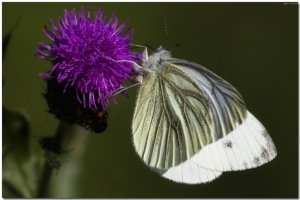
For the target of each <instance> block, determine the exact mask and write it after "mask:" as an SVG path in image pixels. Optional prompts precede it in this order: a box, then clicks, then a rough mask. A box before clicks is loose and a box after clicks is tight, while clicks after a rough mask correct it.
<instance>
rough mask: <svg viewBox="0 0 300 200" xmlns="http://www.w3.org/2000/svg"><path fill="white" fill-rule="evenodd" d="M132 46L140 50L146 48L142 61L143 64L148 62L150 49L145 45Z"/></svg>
mask: <svg viewBox="0 0 300 200" xmlns="http://www.w3.org/2000/svg"><path fill="white" fill-rule="evenodd" d="M130 45H131V46H134V47H140V48H144V51H143V54H142V56H143V59H142V61H143V62H147V61H148V57H149V56H148V47H147V46H144V45H137V44H130Z"/></svg>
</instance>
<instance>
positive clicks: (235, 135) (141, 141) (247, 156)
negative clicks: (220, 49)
mask: <svg viewBox="0 0 300 200" xmlns="http://www.w3.org/2000/svg"><path fill="white" fill-rule="evenodd" d="M159 68H160V70H158V71H157V73H154V74H150V75H149V76H146V77H145V79H144V82H143V84H142V86H141V88H140V90H139V94H138V98H137V103H136V108H135V112H134V118H133V124H132V132H133V141H134V146H135V149H136V151H137V153H138V154H139V155H140V157H141V158H142V160H143V161H144V162H145V163H146V164H147V165H149V166H150V167H152V168H156V169H157V171H160V172H161V175H162V176H164V177H165V178H168V179H171V180H173V181H177V182H183V183H189V184H195V183H204V182H208V181H211V180H213V179H215V178H217V177H218V176H220V175H221V173H222V172H223V171H230V170H242V169H246V168H251V167H256V166H259V165H261V164H263V163H265V162H268V161H270V160H272V159H273V158H274V157H275V156H276V149H275V146H274V144H273V142H272V140H271V138H270V137H269V135H268V134H267V132H266V130H265V128H264V127H263V126H262V125H261V124H260V123H259V121H257V120H256V119H255V118H254V117H253V116H252V115H251V114H250V113H249V112H247V110H246V107H245V103H244V101H243V99H242V97H241V95H240V94H239V93H238V91H237V90H236V89H234V87H232V86H231V85H230V84H229V83H227V82H226V81H224V80H223V79H221V78H220V77H218V76H216V75H215V74H213V73H212V72H210V71H208V70H207V69H205V68H203V67H202V66H200V65H197V64H195V63H191V62H188V61H184V60H179V59H171V60H169V61H164V62H163V63H162V65H161V66H159Z"/></svg>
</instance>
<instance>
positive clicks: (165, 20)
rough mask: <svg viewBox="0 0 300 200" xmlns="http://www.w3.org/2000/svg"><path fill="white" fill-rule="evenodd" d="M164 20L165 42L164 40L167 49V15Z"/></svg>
mask: <svg viewBox="0 0 300 200" xmlns="http://www.w3.org/2000/svg"><path fill="white" fill-rule="evenodd" d="M164 22H165V42H166V49H168V42H169V33H168V24H167V17H165V18H164Z"/></svg>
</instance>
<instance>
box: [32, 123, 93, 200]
mask: <svg viewBox="0 0 300 200" xmlns="http://www.w3.org/2000/svg"><path fill="white" fill-rule="evenodd" d="M86 132H88V131H87V130H85V129H83V128H82V127H79V126H76V125H70V124H68V123H66V122H63V121H61V122H60V123H59V125H58V127H57V130H56V133H55V135H54V138H55V139H56V140H57V141H58V142H59V144H61V147H62V149H64V150H67V149H70V147H71V148H75V147H76V150H74V151H72V152H75V153H78V151H79V152H81V151H82V146H83V144H80V143H84V141H85V140H84V138H85V137H86V135H87V134H86ZM52 174H53V167H51V166H50V165H49V163H48V162H45V164H44V168H43V171H42V175H41V178H40V181H39V185H38V189H37V198H45V197H48V196H47V195H48V190H49V186H50V181H51V176H52Z"/></svg>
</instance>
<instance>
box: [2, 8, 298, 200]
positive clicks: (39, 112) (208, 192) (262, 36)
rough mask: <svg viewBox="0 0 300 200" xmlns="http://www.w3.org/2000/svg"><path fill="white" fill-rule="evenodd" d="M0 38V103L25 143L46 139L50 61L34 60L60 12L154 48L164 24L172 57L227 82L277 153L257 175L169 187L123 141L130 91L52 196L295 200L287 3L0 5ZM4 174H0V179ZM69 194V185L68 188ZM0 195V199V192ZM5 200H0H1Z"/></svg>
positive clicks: (294, 11)
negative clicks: (19, 119) (116, 28)
mask: <svg viewBox="0 0 300 200" xmlns="http://www.w3.org/2000/svg"><path fill="white" fill-rule="evenodd" d="M2 5H3V7H2V9H3V13H2V16H3V33H2V34H3V36H4V35H5V34H7V33H8V32H9V31H10V30H11V28H12V27H13V25H14V24H15V22H16V21H17V20H18V18H20V21H19V23H18V25H17V26H16V27H15V28H14V30H13V34H12V38H11V42H10V44H9V46H8V50H7V55H6V57H5V60H4V62H3V78H4V80H5V85H4V89H3V104H4V106H6V107H7V108H8V109H12V110H15V111H21V112H23V113H25V114H26V116H28V118H29V122H30V129H31V136H30V137H31V138H32V140H33V144H36V143H37V140H38V139H39V138H40V137H42V136H51V135H53V134H54V132H55V130H56V126H57V124H58V121H57V120H56V119H55V118H54V117H53V116H52V115H49V114H48V113H47V112H46V110H47V105H46V102H45V100H44V98H43V97H42V93H43V92H44V90H45V84H44V83H43V81H42V80H41V79H40V77H39V76H38V73H40V72H42V71H45V70H47V69H49V67H50V63H49V62H47V61H43V60H40V59H38V58H36V57H34V51H35V49H36V47H37V42H39V41H47V40H46V37H45V36H44V35H43V34H42V32H41V29H42V28H43V26H44V25H49V24H50V23H49V19H50V18H53V19H55V20H56V19H57V18H58V16H62V14H63V10H64V9H71V8H76V9H79V8H80V7H81V5H85V6H87V5H91V8H92V11H94V10H95V9H96V8H97V7H98V6H103V7H104V8H105V14H106V15H111V13H112V12H116V14H117V15H118V17H119V19H120V21H124V20H125V19H129V27H132V28H133V29H134V41H133V43H136V44H148V45H151V46H154V47H158V46H159V45H161V44H162V43H163V42H164V40H165V39H164V38H165V25H164V17H167V24H168V33H169V48H173V47H174V46H175V44H176V43H180V47H178V48H176V49H174V50H173V56H174V57H178V58H183V59H186V60H191V61H194V62H197V63H199V64H202V65H204V66H206V67H207V68H209V69H210V70H212V71H213V72H215V73H217V74H218V75H220V76H221V77H223V78H224V79H226V80H227V81H229V82H230V83H232V84H233V85H234V86H235V87H236V88H237V89H238V90H239V91H240V92H241V94H242V95H243V97H244V99H245V100H246V104H247V106H248V109H249V110H250V111H251V112H252V113H253V114H254V115H255V116H256V117H257V118H258V119H260V120H261V122H262V123H263V124H264V125H265V126H266V128H267V129H268V131H269V132H270V135H271V136H272V138H273V140H274V142H275V145H276V147H277V149H278V156H277V158H276V159H274V160H273V161H272V162H270V163H268V164H266V165H264V166H262V167H259V168H257V169H252V170H247V171H240V172H230V173H224V174H223V175H222V176H221V177H220V178H219V179H216V180H215V181H213V182H211V183H208V184H202V185H183V184H177V183H174V182H170V181H168V180H166V179H164V178H161V177H159V176H158V175H157V174H155V173H154V172H152V171H150V170H149V169H148V168H147V167H146V166H145V165H144V164H143V163H142V161H141V160H140V159H139V157H138V155H137V154H136V153H135V150H134V148H133V145H132V141H131V129H130V127H131V119H132V115H133V109H134V104H135V98H136V91H137V88H134V89H129V90H128V93H129V98H126V97H119V98H118V105H115V104H113V103H110V106H109V125H108V128H107V130H106V131H105V132H104V133H103V134H99V135H96V134H93V133H90V134H89V135H88V139H87V145H86V151H85V152H84V155H83V157H82V163H81V168H80V171H79V173H78V176H76V177H73V179H70V181H71V182H72V183H73V184H74V190H64V189H63V188H64V187H68V185H67V184H63V182H60V181H58V180H59V177H60V176H63V175H64V173H66V170H64V169H62V170H61V171H60V172H59V173H58V175H56V176H55V175H54V176H53V177H54V178H53V179H52V184H54V185H56V187H59V188H61V189H60V190H57V191H52V192H51V197H84V198H97V197H98V198H101V197H107V198H108V197H114V198H120V197H127V198H128V197H140V198H152V197H161V198H163V197H169V198H175V197H181V198H183V197H187V198H188V197H199V198H221V197H224V198H233V197H239V198H254V197H261V198H264V197H269V198H283V197H285V198H295V197H297V196H298V5H297V3H3V4H2ZM3 173H5V172H3ZM72 187H73V186H72ZM4 195H5V194H4ZM4 197H5V196H4Z"/></svg>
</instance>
